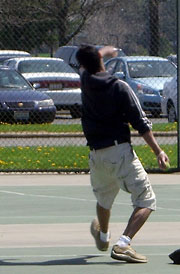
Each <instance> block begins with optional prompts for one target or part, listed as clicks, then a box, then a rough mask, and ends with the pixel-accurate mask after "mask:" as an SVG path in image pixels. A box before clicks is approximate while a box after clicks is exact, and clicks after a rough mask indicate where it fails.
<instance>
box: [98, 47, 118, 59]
mask: <svg viewBox="0 0 180 274" xmlns="http://www.w3.org/2000/svg"><path fill="white" fill-rule="evenodd" d="M98 51H99V54H100V57H101V58H103V57H105V56H109V57H116V56H117V55H118V50H117V48H115V47H113V46H105V47H103V48H100V49H99V50H98Z"/></svg>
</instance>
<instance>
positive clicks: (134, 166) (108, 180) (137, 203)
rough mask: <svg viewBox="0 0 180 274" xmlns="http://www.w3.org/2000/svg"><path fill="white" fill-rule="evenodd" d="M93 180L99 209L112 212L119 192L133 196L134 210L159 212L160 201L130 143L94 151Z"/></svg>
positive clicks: (91, 167) (92, 155)
mask: <svg viewBox="0 0 180 274" xmlns="http://www.w3.org/2000/svg"><path fill="white" fill-rule="evenodd" d="M89 166H90V178H91V185H92V188H93V192H94V194H95V196H96V199H97V201H98V203H99V205H100V206H101V207H103V208H105V209H110V208H111V207H112V204H113V202H114V199H115V197H116V195H117V194H118V192H119V190H120V189H122V190H124V191H126V192H129V193H131V200H132V204H133V207H140V208H150V209H152V210H155V209H156V198H155V194H154V192H153V189H152V186H151V184H150V181H149V178H148V176H147V173H146V172H145V170H144V168H143V166H142V164H141V162H140V161H139V159H138V157H137V155H136V153H135V152H134V151H133V149H132V147H131V145H130V144H129V143H123V144H119V145H114V146H111V147H108V148H103V149H99V150H92V151H90V154H89Z"/></svg>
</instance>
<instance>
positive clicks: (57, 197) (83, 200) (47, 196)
mask: <svg viewBox="0 0 180 274" xmlns="http://www.w3.org/2000/svg"><path fill="white" fill-rule="evenodd" d="M0 193H6V194H13V195H19V196H29V197H38V198H51V199H65V200H73V201H79V202H93V203H94V202H95V203H96V200H90V199H89V200H88V199H84V198H73V197H67V196H54V195H43V194H26V193H23V192H15V191H7V190H0ZM114 204H117V205H130V204H129V203H118V202H115V203H114Z"/></svg>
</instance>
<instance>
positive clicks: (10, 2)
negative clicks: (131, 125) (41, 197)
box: [0, 0, 180, 172]
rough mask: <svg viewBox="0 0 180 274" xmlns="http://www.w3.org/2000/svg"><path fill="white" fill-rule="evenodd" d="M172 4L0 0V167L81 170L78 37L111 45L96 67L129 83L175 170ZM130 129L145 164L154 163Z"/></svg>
mask: <svg viewBox="0 0 180 274" xmlns="http://www.w3.org/2000/svg"><path fill="white" fill-rule="evenodd" d="M177 11H178V0H138V1H133V0H129V1H126V0H121V1H119V0H115V1H114V0H104V1H103V0H91V1H88V0H87V1H86V0H84V1H82V0H64V1H55V0H43V1H41V0H24V1H20V0H1V2H0V12H1V18H0V49H1V50H0V63H1V64H3V65H6V68H4V67H1V68H0V122H1V124H0V128H1V131H0V172H4V171H7V172H10V171H11V172H17V171H22V172H45V171H52V172H87V171H88V170H89V167H88V153H89V148H88V147H87V146H86V140H85V138H84V135H83V132H82V127H81V121H80V116H81V90H80V79H79V74H78V64H77V61H76V57H75V56H76V51H77V48H78V46H79V45H81V44H83V43H86V44H93V45H96V46H97V47H98V48H100V47H101V46H103V45H109V44H110V45H114V46H115V47H116V48H118V57H117V58H115V59H108V60H107V59H106V60H104V62H105V66H106V69H107V70H108V71H109V73H111V74H114V75H116V76H117V77H118V78H120V79H122V80H124V81H126V82H127V83H128V84H129V85H130V86H131V87H132V89H133V90H134V92H135V93H136V95H137V97H138V98H139V101H140V103H141V106H142V108H143V110H144V111H145V112H146V113H147V116H148V117H149V119H150V120H151V121H152V123H153V132H154V135H155V137H156V139H157V141H158V143H159V144H160V145H161V147H162V149H163V150H164V151H165V152H166V153H167V154H168V156H169V158H170V162H171V171H175V170H179V169H180V167H179V142H178V138H179V135H178V134H179V123H178V121H179V109H178V107H177V106H178V105H179V103H178V102H179V96H178V92H177V90H178V88H177V41H178V36H177V33H178V27H177V22H178V18H177V17H178V16H179V15H178V12H177ZM7 67H8V69H7ZM22 75H23V76H24V78H23V77H22ZM27 80H28V82H27ZM29 82H30V83H31V85H30V84H29ZM177 129H178V130H177ZM131 133H132V144H133V146H134V149H135V151H136V152H137V154H138V156H139V158H140V159H141V161H142V163H143V165H144V167H145V169H146V170H148V171H151V172H154V171H157V170H158V166H157V161H156V157H155V156H154V154H153V152H152V151H151V150H150V148H149V147H148V146H147V145H146V144H145V142H144V140H143V139H142V138H141V137H139V134H138V133H137V132H136V131H134V130H133V129H132V130H131ZM158 171H159V170H158Z"/></svg>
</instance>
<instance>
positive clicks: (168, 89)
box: [161, 76, 177, 123]
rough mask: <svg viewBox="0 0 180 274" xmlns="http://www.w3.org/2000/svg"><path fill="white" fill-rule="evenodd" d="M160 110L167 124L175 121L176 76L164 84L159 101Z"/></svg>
mask: <svg viewBox="0 0 180 274" xmlns="http://www.w3.org/2000/svg"><path fill="white" fill-rule="evenodd" d="M161 108H162V112H163V114H165V115H167V117H168V122H170V123H173V122H176V121H177V76H175V77H174V78H173V79H172V80H171V81H167V82H165V84H164V88H163V94H162V99H161Z"/></svg>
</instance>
